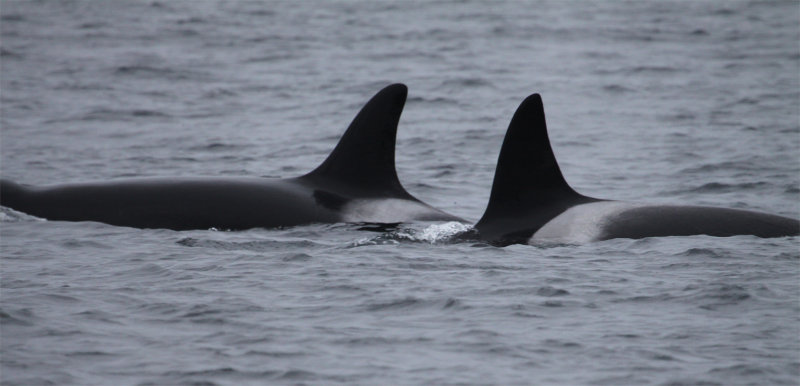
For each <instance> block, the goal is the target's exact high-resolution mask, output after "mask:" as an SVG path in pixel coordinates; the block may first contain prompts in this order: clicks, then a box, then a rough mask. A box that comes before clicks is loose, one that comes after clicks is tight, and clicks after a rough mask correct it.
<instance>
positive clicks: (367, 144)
mask: <svg viewBox="0 0 800 386" xmlns="http://www.w3.org/2000/svg"><path fill="white" fill-rule="evenodd" d="M407 95H408V88H407V87H406V86H405V85H403V84H400V83H397V84H392V85H389V86H387V87H385V88H384V89H383V90H381V91H379V92H378V93H377V94H375V96H373V97H372V99H370V100H369V102H367V104H366V105H364V107H363V108H361V111H360V112H359V113H358V115H356V117H355V119H353V122H352V123H350V126H349V127H348V128H347V131H345V133H344V135H342V138H341V139H340V140H339V143H338V144H337V145H336V148H334V149H333V152H331V154H330V155H329V156H328V158H327V159H325V161H324V162H322V164H320V165H319V166H318V167H317V168H316V169H314V170H313V171H311V172H310V173H308V174H306V175H305V176H303V177H302V178H306V179H316V180H325V181H326V182H327V183H328V184H334V185H337V186H338V187H340V188H343V189H348V190H359V191H363V192H364V193H365V194H380V195H391V196H393V197H400V198H410V197H411V195H410V194H408V192H406V191H405V189H403V186H402V185H401V184H400V180H399V179H398V178H397V171H396V170H395V166H394V148H395V138H396V135H397V124H398V122H399V121H400V114H401V113H402V112H403V106H404V105H405V102H406V96H407Z"/></svg>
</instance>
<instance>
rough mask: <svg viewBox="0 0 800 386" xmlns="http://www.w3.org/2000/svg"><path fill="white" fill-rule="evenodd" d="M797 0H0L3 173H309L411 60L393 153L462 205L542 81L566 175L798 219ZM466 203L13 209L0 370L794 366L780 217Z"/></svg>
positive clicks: (663, 197)
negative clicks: (595, 238)
mask: <svg viewBox="0 0 800 386" xmlns="http://www.w3.org/2000/svg"><path fill="white" fill-rule="evenodd" d="M798 20H800V4H798V3H797V2H747V1H726V2H683V1H659V2H649V1H648V2H632V1H631V2H627V1H620V2H597V3H588V2H569V3H562V2H556V1H552V2H548V1H545V2H538V1H531V2H517V1H507V2H491V3H489V2H479V1H447V2H403V3H398V4H390V3H388V2H377V3H374V2H350V1H341V2H340V1H329V2H315V1H302V2H280V3H273V2H268V3H267V2H265V3H262V2H216V1H163V2H148V1H107V2H83V1H3V2H2V3H0V32H1V33H2V36H1V37H2V39H0V90H2V91H0V125H1V127H2V131H1V132H0V134H1V135H0V175H2V177H3V178H10V179H13V180H15V181H18V182H23V183H29V184H46V183H66V182H74V181H86V180H107V179H113V178H121V177H134V176H203V175H206V176H220V175H229V176H230V175H243V176H266V177H291V176H297V175H300V174H303V173H305V172H307V171H309V170H311V169H312V168H313V167H315V166H316V165H317V164H318V163H320V162H321V161H322V160H323V159H324V158H325V156H326V155H327V154H328V152H329V151H330V150H331V149H332V148H333V146H334V145H335V143H336V141H337V140H338V138H339V136H340V135H341V133H342V132H343V131H344V129H345V127H346V126H347V125H348V124H349V122H350V120H351V119H352V118H353V116H354V115H355V113H356V112H357V111H358V109H359V108H360V107H361V106H362V105H363V103H364V102H366V100H367V99H368V98H369V97H370V96H372V94H373V93H375V92H376V91H378V90H379V89H380V88H382V87H383V86H385V85H387V84H389V83H392V82H403V83H406V84H407V85H408V86H409V89H410V92H409V100H408V103H407V105H406V109H405V112H404V113H403V117H402V119H401V121H400V128H399V132H398V144H397V166H398V172H399V175H400V180H401V181H402V182H403V184H404V185H405V186H406V188H407V189H408V190H409V191H410V192H411V193H412V194H414V195H415V196H417V197H419V198H420V199H422V200H423V201H425V202H427V203H430V204H432V205H434V206H436V207H438V208H441V209H443V210H446V211H448V212H451V213H453V214H456V215H459V216H462V217H465V218H467V219H469V220H471V221H475V220H477V219H478V218H479V217H480V215H481V214H482V212H483V209H484V208H485V205H486V202H487V200H488V196H489V189H490V187H491V181H492V178H493V173H494V167H495V162H496V159H497V154H498V151H499V149H500V143H501V141H502V138H503V135H504V134H505V129H506V127H507V125H508V122H509V119H510V117H511V115H512V113H513V111H514V110H515V109H516V107H517V106H518V104H519V103H520V102H521V101H522V100H523V99H524V98H525V97H526V96H527V95H529V94H531V93H533V92H538V93H541V94H542V96H543V98H544V103H545V109H546V111H547V118H548V124H549V127H550V137H551V140H552V142H553V147H554V150H555V152H556V155H557V157H558V159H559V162H560V164H561V168H562V170H563V172H564V174H565V176H566V178H567V180H568V181H569V182H570V183H571V184H572V185H573V186H574V187H575V188H576V189H577V190H578V191H580V192H581V193H584V194H587V195H590V196H595V197H603V198H613V199H620V200H629V201H637V202H653V203H687V204H699V205H715V206H723V207H734V208H743V209H752V210H759V211H766V212H771V213H777V214H782V215H786V216H791V217H795V218H798V217H800V206H798V205H799V204H798V203H800V200H799V199H800V197H798V195H800V154H798V149H800V79H799V78H800V48H798V45H797V42H798V41H800V23H798ZM0 199H1V198H0ZM463 230H464V228H463V227H462V226H460V225H458V224H453V223H445V224H432V223H424V222H421V223H411V224H403V225H400V226H398V227H374V226H364V225H359V224H333V225H314V226H307V227H297V228H289V229H280V230H250V231H245V232H216V231H191V232H174V231H167V230H139V229H131V228H124V227H113V226H108V225H104V224H97V223H65V222H45V221H40V220H37V219H33V218H30V217H28V216H24V215H20V214H18V213H14V212H11V211H8V210H5V209H4V210H3V212H2V213H0V246H1V247H2V251H1V252H2V260H0V261H1V262H2V267H1V268H2V277H1V279H2V280H1V282H0V284H1V286H2V292H0V348H2V356H1V357H0V365H1V366H2V367H0V383H2V384H4V385H35V384H131V385H150V384H152V385H162V384H219V385H243V384H298V383H306V384H569V385H572V384H607V385H620V384H656V385H681V384H686V385H690V384H691V385H693V384H709V385H729V384H754V385H763V384H789V385H794V384H797V380H798V379H800V378H799V377H800V302H798V300H799V299H800V252H798V239H797V238H796V237H793V238H779V239H759V238H755V237H749V236H740V237H732V238H712V237H705V236H698V237H671V238H670V237H668V238H651V239H644V240H638V241H633V240H624V239H621V240H610V241H605V242H599V243H593V244H587V245H581V246H556V247H549V248H538V247H532V246H523V245H514V246H509V247H506V248H495V247H491V246H488V245H484V244H481V243H473V242H463V241H459V240H458V239H457V238H454V237H453V235H454V234H456V233H458V232H460V231H463Z"/></svg>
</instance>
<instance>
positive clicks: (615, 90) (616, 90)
mask: <svg viewBox="0 0 800 386" xmlns="http://www.w3.org/2000/svg"><path fill="white" fill-rule="evenodd" d="M603 91H605V92H608V93H612V94H623V93H627V92H631V91H633V90H632V89H630V88H627V87H625V86H622V85H618V84H609V85H605V86H603Z"/></svg>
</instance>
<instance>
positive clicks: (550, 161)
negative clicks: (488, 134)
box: [475, 94, 599, 243]
mask: <svg viewBox="0 0 800 386" xmlns="http://www.w3.org/2000/svg"><path fill="white" fill-rule="evenodd" d="M594 201H599V200H597V199H594V198H590V197H586V196H583V195H581V194H579V193H577V192H576V191H575V190H573V189H572V188H571V187H570V186H569V184H567V181H566V180H565V179H564V176H563V175H562V174H561V169H560V168H559V167H558V162H556V157H555V155H554V154H553V149H552V147H551V146H550V139H549V138H548V136H547V124H546V122H545V116H544V106H543V105H542V98H541V96H539V94H533V95H531V96H529V97H528V98H526V99H525V100H524V101H523V102H522V104H520V106H519V108H517V111H516V112H515V113H514V117H513V118H512V119H511V123H510V124H509V126H508V130H507V131H506V136H505V139H504V140H503V146H502V148H501V150H500V156H499V157H498V160H497V169H496V170H495V175H494V182H493V183H492V192H491V195H490V197H489V204H488V205H487V207H486V211H485V212H484V214H483V217H481V219H480V220H479V221H478V223H477V224H475V228H476V229H477V230H478V232H479V233H480V235H481V237H482V238H484V239H487V240H493V241H500V240H503V242H507V243H514V242H524V241H527V239H528V238H530V236H531V235H532V234H533V233H534V232H536V230H537V229H539V228H541V227H542V226H543V225H544V224H546V223H547V222H548V221H550V220H551V219H553V218H555V217H556V216H558V215H559V214H561V213H562V212H564V211H565V210H567V209H569V208H570V207H572V206H575V205H579V204H584V203H588V202H594Z"/></svg>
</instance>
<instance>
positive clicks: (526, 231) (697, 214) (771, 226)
mask: <svg viewBox="0 0 800 386" xmlns="http://www.w3.org/2000/svg"><path fill="white" fill-rule="evenodd" d="M600 201H607V200H602V199H597V198H592V197H587V196H584V195H581V194H579V193H577V192H576V191H575V190H573V189H572V187H570V186H569V184H567V182H566V180H565V179H564V176H563V175H562V174H561V170H560V168H559V167H558V163H557V162H556V158H555V155H554V154H553V149H552V147H551V146H550V139H549V138H548V135H547V125H546V123H545V116H544V107H543V105H542V99H541V97H540V96H539V94H533V95H531V96H529V97H528V98H527V99H525V100H524V101H523V102H522V104H521V105H520V106H519V108H518V109H517V111H516V113H514V117H513V118H512V120H511V123H510V124H509V127H508V131H507V132H506V137H505V139H504V141H503V146H502V148H501V150H500V156H499V158H498V161H497V169H496V171H495V177H494V182H493V184H492V192H491V196H490V198H489V204H488V205H487V208H486V211H485V212H484V214H483V217H482V218H481V219H480V220H479V221H478V223H477V224H476V225H475V229H476V230H477V232H478V234H479V237H480V238H482V239H484V240H487V241H489V242H490V243H493V244H498V245H508V244H514V243H527V242H528V240H529V239H530V238H531V236H533V234H534V233H536V231H538V230H539V229H540V228H541V227H542V226H544V225H545V224H547V223H548V222H549V221H550V220H552V219H554V218H555V217H557V216H558V215H560V214H561V213H563V212H564V211H566V210H568V209H570V208H572V207H574V206H577V205H581V204H588V203H592V202H600ZM798 234H800V222H798V221H797V220H796V219H792V218H788V217H783V216H777V215H773V214H767V213H759V212H753V211H746V210H738V209H726V208H715V207H702V206H678V205H652V206H643V207H635V208H631V209H627V210H624V211H622V212H620V213H618V214H616V215H614V216H611V217H608V218H606V219H605V221H604V223H603V227H602V232H601V234H600V235H599V236H598V237H597V240H607V239H614V238H631V239H640V238H645V237H661V236H690V235H709V236H720V237H724V236H734V235H755V236H759V237H782V236H794V235H798Z"/></svg>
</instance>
